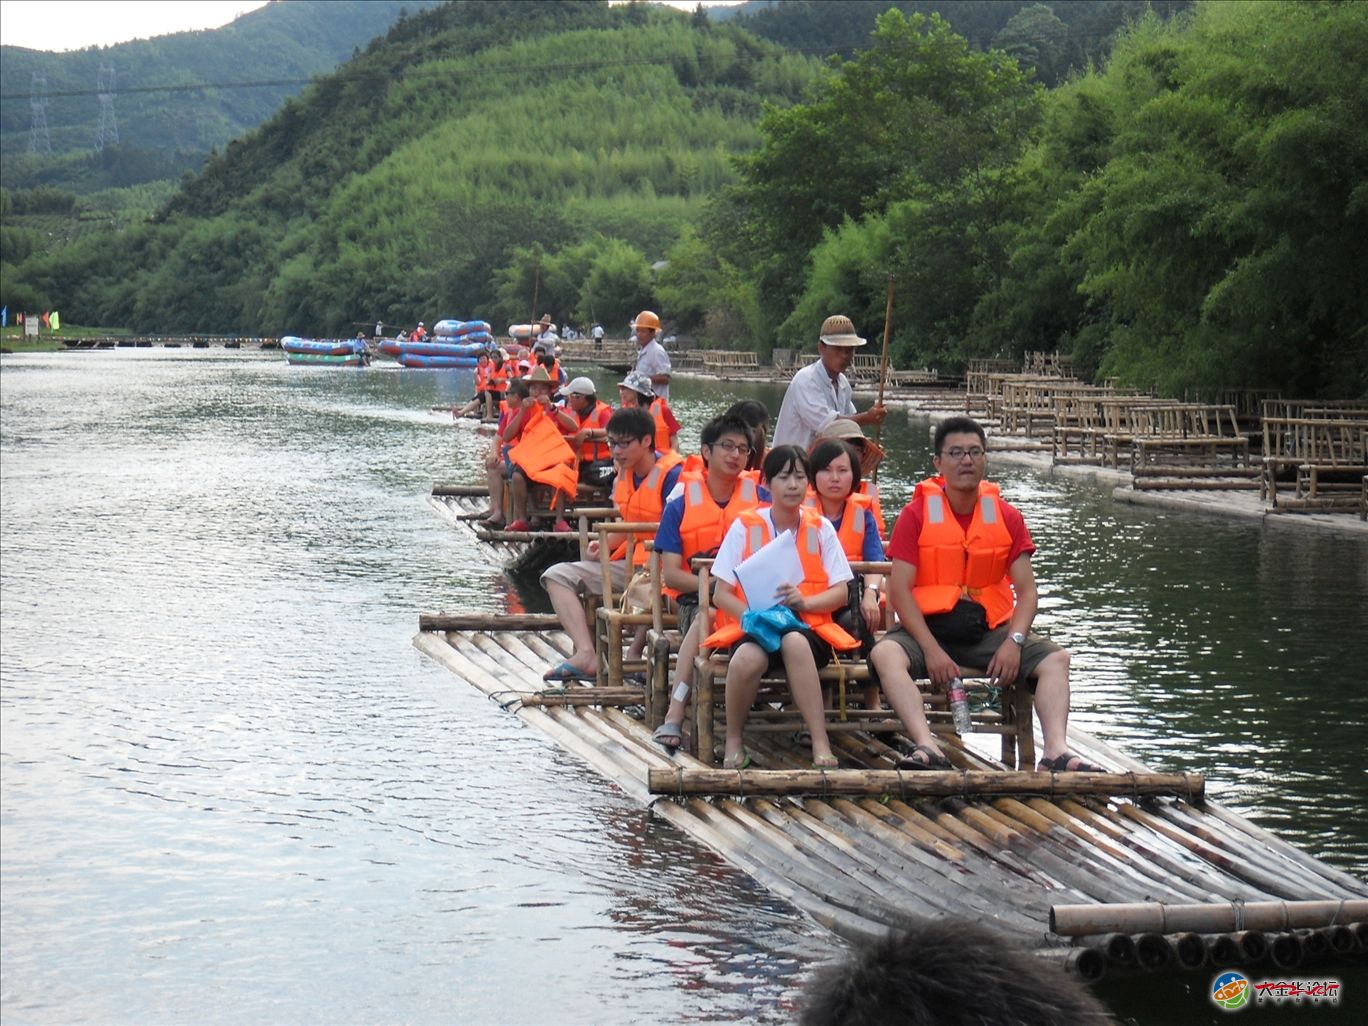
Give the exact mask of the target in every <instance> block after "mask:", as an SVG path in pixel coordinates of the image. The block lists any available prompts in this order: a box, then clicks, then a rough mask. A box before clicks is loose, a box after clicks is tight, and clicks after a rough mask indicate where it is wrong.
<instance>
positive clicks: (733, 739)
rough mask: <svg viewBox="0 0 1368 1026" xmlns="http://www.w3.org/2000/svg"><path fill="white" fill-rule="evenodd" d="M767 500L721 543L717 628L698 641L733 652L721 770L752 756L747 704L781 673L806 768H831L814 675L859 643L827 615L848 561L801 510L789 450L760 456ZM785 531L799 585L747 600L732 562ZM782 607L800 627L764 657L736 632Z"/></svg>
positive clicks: (821, 524) (824, 525)
mask: <svg viewBox="0 0 1368 1026" xmlns="http://www.w3.org/2000/svg"><path fill="white" fill-rule="evenodd" d="M762 473H763V475H764V480H765V484H766V486H767V487H768V488H769V490H770V494H771V496H772V497H773V505H772V506H770V507H769V508H768V509H763V510H753V511H748V512H746V513H743V514H741V516H740V517H738V518H737V520H736V522H735V523H733V524H732V526H731V528H730V529H729V530H728V531H727V534H726V536H725V537H724V538H723V539H722V545H721V547H720V548H719V549H718V551H717V558H716V559H715V560H714V561H713V567H712V575H713V577H715V578H716V579H717V582H718V584H717V592H716V594H715V596H714V598H713V601H714V603H715V604H716V607H717V623H716V625H715V626H716V630H714V632H713V633H712V634H711V635H709V636H708V638H707V640H705V641H704V642H703V644H704V646H706V647H708V648H726V647H729V646H734V647H733V648H732V656H731V661H730V662H729V664H728V666H727V741H726V758H725V759H724V761H723V766H725V767H726V768H728V769H744V768H745V767H746V766H748V765H749V764H750V755H749V753H748V752H747V751H746V749H745V746H744V745H743V744H742V739H741V733H742V730H743V729H744V728H745V724H746V717H747V716H748V715H749V713H750V707H751V706H752V705H753V704H754V703H755V696H756V693H757V691H758V689H759V684H760V678H761V677H762V676H764V675H765V674H766V673H767V672H774V671H777V670H778V669H780V668H781V667H782V668H783V671H784V674H785V676H786V677H787V678H788V685H789V691H790V693H792V695H793V701H794V703H795V704H796V705H797V706H798V711H799V713H800V714H801V715H802V717H803V722H804V724H805V725H806V726H807V730H808V733H809V734H810V735H811V736H812V765H813V767H814V768H815V769H834V768H835V767H836V765H837V763H836V758H835V756H833V755H832V754H831V744H830V742H829V740H828V738H827V732H826V721H825V719H824V709H823V703H822V688H821V684H820V682H819V680H818V677H817V671H818V670H819V669H820V668H821V667H823V666H825V665H826V664H827V663H829V662H830V661H831V656H832V649H833V648H837V649H842V650H852V649H857V648H859V642H858V641H857V640H856V639H855V638H852V637H851V636H850V635H849V634H848V633H846V632H845V631H844V630H842V629H841V628H840V627H839V626H837V624H836V623H835V622H834V621H833V620H832V617H831V613H832V611H833V610H835V609H837V608H838V607H840V606H841V605H843V604H844V603H845V601H846V585H847V582H848V581H849V580H850V579H851V577H852V574H851V571H850V564H849V563H848V562H847V560H846V557H845V553H844V552H843V551H842V550H841V543H840V540H839V539H838V538H837V536H836V531H835V529H834V528H833V527H832V526H831V522H830V521H829V520H827V519H826V518H825V517H823V516H822V515H821V514H820V513H819V512H818V511H816V510H812V509H804V507H803V500H804V499H805V498H806V496H807V490H808V481H809V480H810V478H811V473H810V470H809V464H808V457H807V453H805V452H804V451H803V450H802V449H800V448H798V447H797V446H794V445H781V446H779V447H777V448H775V449H771V450H770V452H769V453H768V454H767V455H766V456H765V462H764V467H763V470H762ZM784 532H791V533H792V536H793V539H794V544H795V545H796V546H797V549H798V557H799V562H800V564H801V566H802V580H801V582H799V583H797V584H792V583H786V584H783V585H781V586H780V587H779V589H778V591H777V593H776V594H775V595H774V596H773V597H772V598H771V597H768V596H752V597H750V598H748V597H747V596H746V595H745V593H744V592H743V591H742V589H741V586H740V584H739V583H738V580H737V575H736V567H737V564H739V563H741V562H743V561H744V560H745V559H747V558H748V557H750V556H751V555H753V554H755V553H756V552H758V551H759V550H760V549H761V548H763V547H764V546H765V545H766V544H768V543H769V542H770V541H771V540H772V539H774V538H775V537H776V536H778V535H780V534H782V533H784ZM774 606H784V607H787V608H788V609H789V610H791V611H792V612H793V613H794V614H795V616H796V618H797V620H798V621H799V622H798V623H794V624H793V625H791V626H787V627H784V628H781V629H782V637H781V639H780V642H779V649H778V651H776V652H773V653H771V652H767V651H766V650H765V649H764V648H763V647H761V645H760V643H759V641H757V640H756V639H755V638H754V637H752V636H751V635H750V634H747V633H746V632H745V630H744V629H743V627H742V619H743V617H744V616H745V614H746V612H747V611H748V610H756V611H758V610H763V609H767V608H771V607H774Z"/></svg>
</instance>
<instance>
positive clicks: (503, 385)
mask: <svg viewBox="0 0 1368 1026" xmlns="http://www.w3.org/2000/svg"><path fill="white" fill-rule="evenodd" d="M487 388H488V391H490V392H493V393H495V394H496V395H503V394H504V393H505V392H507V391H508V364H507V363H506V362H505V363H500V364H490V367H489V380H488V386H487Z"/></svg>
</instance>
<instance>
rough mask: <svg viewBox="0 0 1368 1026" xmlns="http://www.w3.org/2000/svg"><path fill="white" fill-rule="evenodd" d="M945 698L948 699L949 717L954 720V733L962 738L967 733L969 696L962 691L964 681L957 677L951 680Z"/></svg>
mask: <svg viewBox="0 0 1368 1026" xmlns="http://www.w3.org/2000/svg"><path fill="white" fill-rule="evenodd" d="M947 697H948V698H949V699H950V715H951V716H953V717H954V719H955V733H956V734H959V735H960V736H961V737H963V736H964V735H965V734H967V733H969V696H968V695H967V694H966V693H965V691H964V681H962V680H960V679H959V678H958V677H956V678H955V679H954V680H952V681H951V682H950V690H949V692H948V693H947Z"/></svg>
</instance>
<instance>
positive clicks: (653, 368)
mask: <svg viewBox="0 0 1368 1026" xmlns="http://www.w3.org/2000/svg"><path fill="white" fill-rule="evenodd" d="M632 369H633V370H637V371H640V372H641V373H642V374H645V375H646V376H647V377H648V378H651V377H655V375H657V374H669V373H670V354H669V353H667V352H665V350H664V348H663V347H662V346H661V344H660V343H659V342H657V341H656V340H655V339H651V341H649V342H647V343H646V344H645V345H644V346H642V347H641V350H640V351H639V352H638V353H637V358H636V366H635V367H633V368H632ZM651 388H653V389H654V390H655V394H656V395H658V396H660V398H662V399H664V400H665V401H666V402H669V400H670V386H669V385H668V384H666V385H656V384H652V385H651Z"/></svg>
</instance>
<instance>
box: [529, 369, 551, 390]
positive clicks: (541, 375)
mask: <svg viewBox="0 0 1368 1026" xmlns="http://www.w3.org/2000/svg"><path fill="white" fill-rule="evenodd" d="M523 380H524V381H526V382H528V383H529V384H536V383H537V382H539V381H540V382H542V383H544V384H547V385H549V384H551V375H550V374H547V373H546V368H545V367H543V366H542V365H541V364H537V366H535V367H533V368H532V373H531V374H529V375H527V376H526V377H525V378H523Z"/></svg>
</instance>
